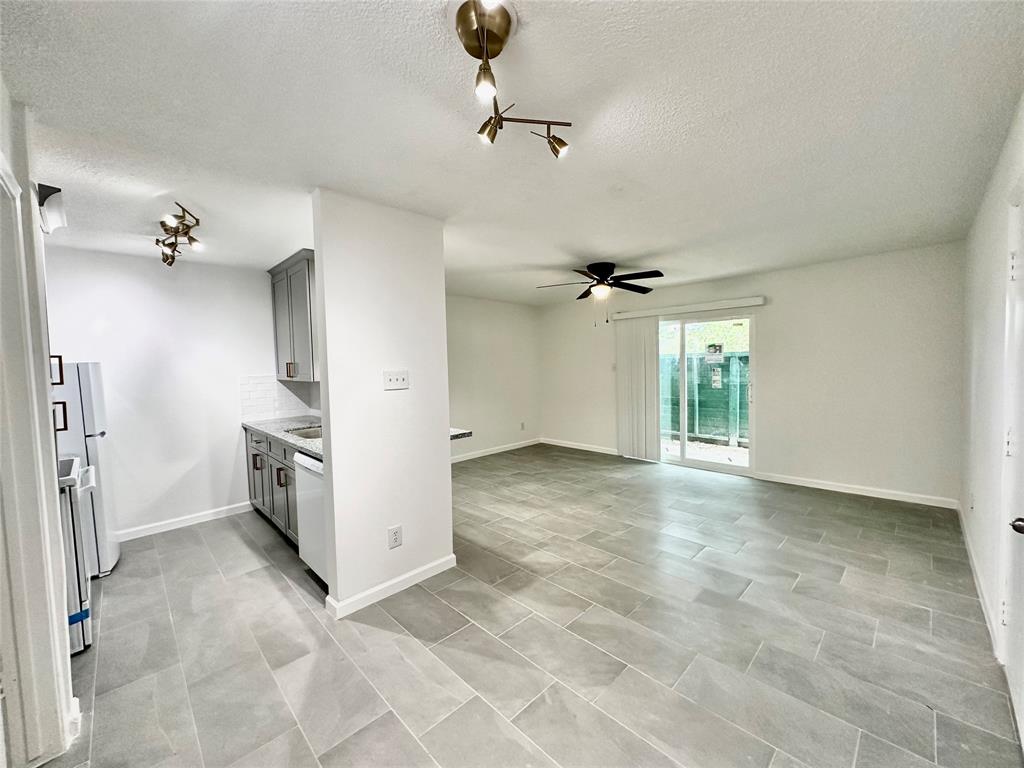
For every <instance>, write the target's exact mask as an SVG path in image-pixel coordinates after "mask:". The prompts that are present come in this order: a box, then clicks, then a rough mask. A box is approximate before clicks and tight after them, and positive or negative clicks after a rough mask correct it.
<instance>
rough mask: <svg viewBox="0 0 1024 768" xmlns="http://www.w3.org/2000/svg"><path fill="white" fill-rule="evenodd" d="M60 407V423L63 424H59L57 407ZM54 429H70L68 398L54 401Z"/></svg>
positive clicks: (59, 430)
mask: <svg viewBox="0 0 1024 768" xmlns="http://www.w3.org/2000/svg"><path fill="white" fill-rule="evenodd" d="M58 408H59V409H60V414H61V416H60V423H61V425H62V426H59V427H58V426H57V409H58ZM53 431H54V432H67V431H68V403H67V401H66V400H54V401H53Z"/></svg>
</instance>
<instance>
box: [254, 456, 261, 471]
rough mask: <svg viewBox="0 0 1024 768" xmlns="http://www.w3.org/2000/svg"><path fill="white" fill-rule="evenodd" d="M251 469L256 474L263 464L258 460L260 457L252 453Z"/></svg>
mask: <svg viewBox="0 0 1024 768" xmlns="http://www.w3.org/2000/svg"><path fill="white" fill-rule="evenodd" d="M252 468H253V470H254V471H256V472H259V471H260V470H262V469H263V462H262V460H261V459H260V455H259V454H258V453H254V454H253V455H252Z"/></svg>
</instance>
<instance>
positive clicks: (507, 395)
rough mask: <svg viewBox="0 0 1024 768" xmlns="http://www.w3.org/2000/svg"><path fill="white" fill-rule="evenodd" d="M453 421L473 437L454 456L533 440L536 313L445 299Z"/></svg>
mask: <svg viewBox="0 0 1024 768" xmlns="http://www.w3.org/2000/svg"><path fill="white" fill-rule="evenodd" d="M447 302H448V312H447V316H448V396H449V403H450V409H451V423H452V426H454V427H463V428H465V429H471V430H472V431H473V436H472V437H468V438H464V439H461V440H453V441H452V445H451V448H452V457H453V458H458V457H468V456H474V455H483V454H484V453H486V452H489V451H491V450H494V449H500V448H505V447H508V446H513V445H516V444H519V443H522V442H527V441H533V440H536V439H537V438H539V437H540V436H541V429H540V426H541V424H540V386H541V369H540V309H539V308H538V307H531V306H525V305H523V304H511V303H508V302H504V301H488V300H486V299H470V298H465V297H462V296H448V300H447Z"/></svg>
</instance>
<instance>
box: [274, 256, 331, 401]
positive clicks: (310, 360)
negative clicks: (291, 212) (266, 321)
mask: <svg viewBox="0 0 1024 768" xmlns="http://www.w3.org/2000/svg"><path fill="white" fill-rule="evenodd" d="M268 271H269V273H270V287H271V295H272V299H273V307H274V349H275V355H276V359H277V378H278V379H281V380H283V381H319V380H320V371H319V370H318V368H319V365H318V360H317V351H316V334H315V328H316V325H315V323H314V315H315V312H314V310H313V307H314V297H315V296H316V282H315V281H316V264H315V262H314V260H313V251H311V250H310V249H308V248H303V249H302V250H300V251H297V252H296V253H294V254H292V255H291V256H289V257H288V258H287V259H285V260H284V261H282V262H281V263H280V264H278V265H277V266H275V267H273V268H272V269H270V270H268Z"/></svg>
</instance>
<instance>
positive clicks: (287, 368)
mask: <svg viewBox="0 0 1024 768" xmlns="http://www.w3.org/2000/svg"><path fill="white" fill-rule="evenodd" d="M284 375H285V376H287V377H288V378H289V379H294V378H295V363H285V364H284Z"/></svg>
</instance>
